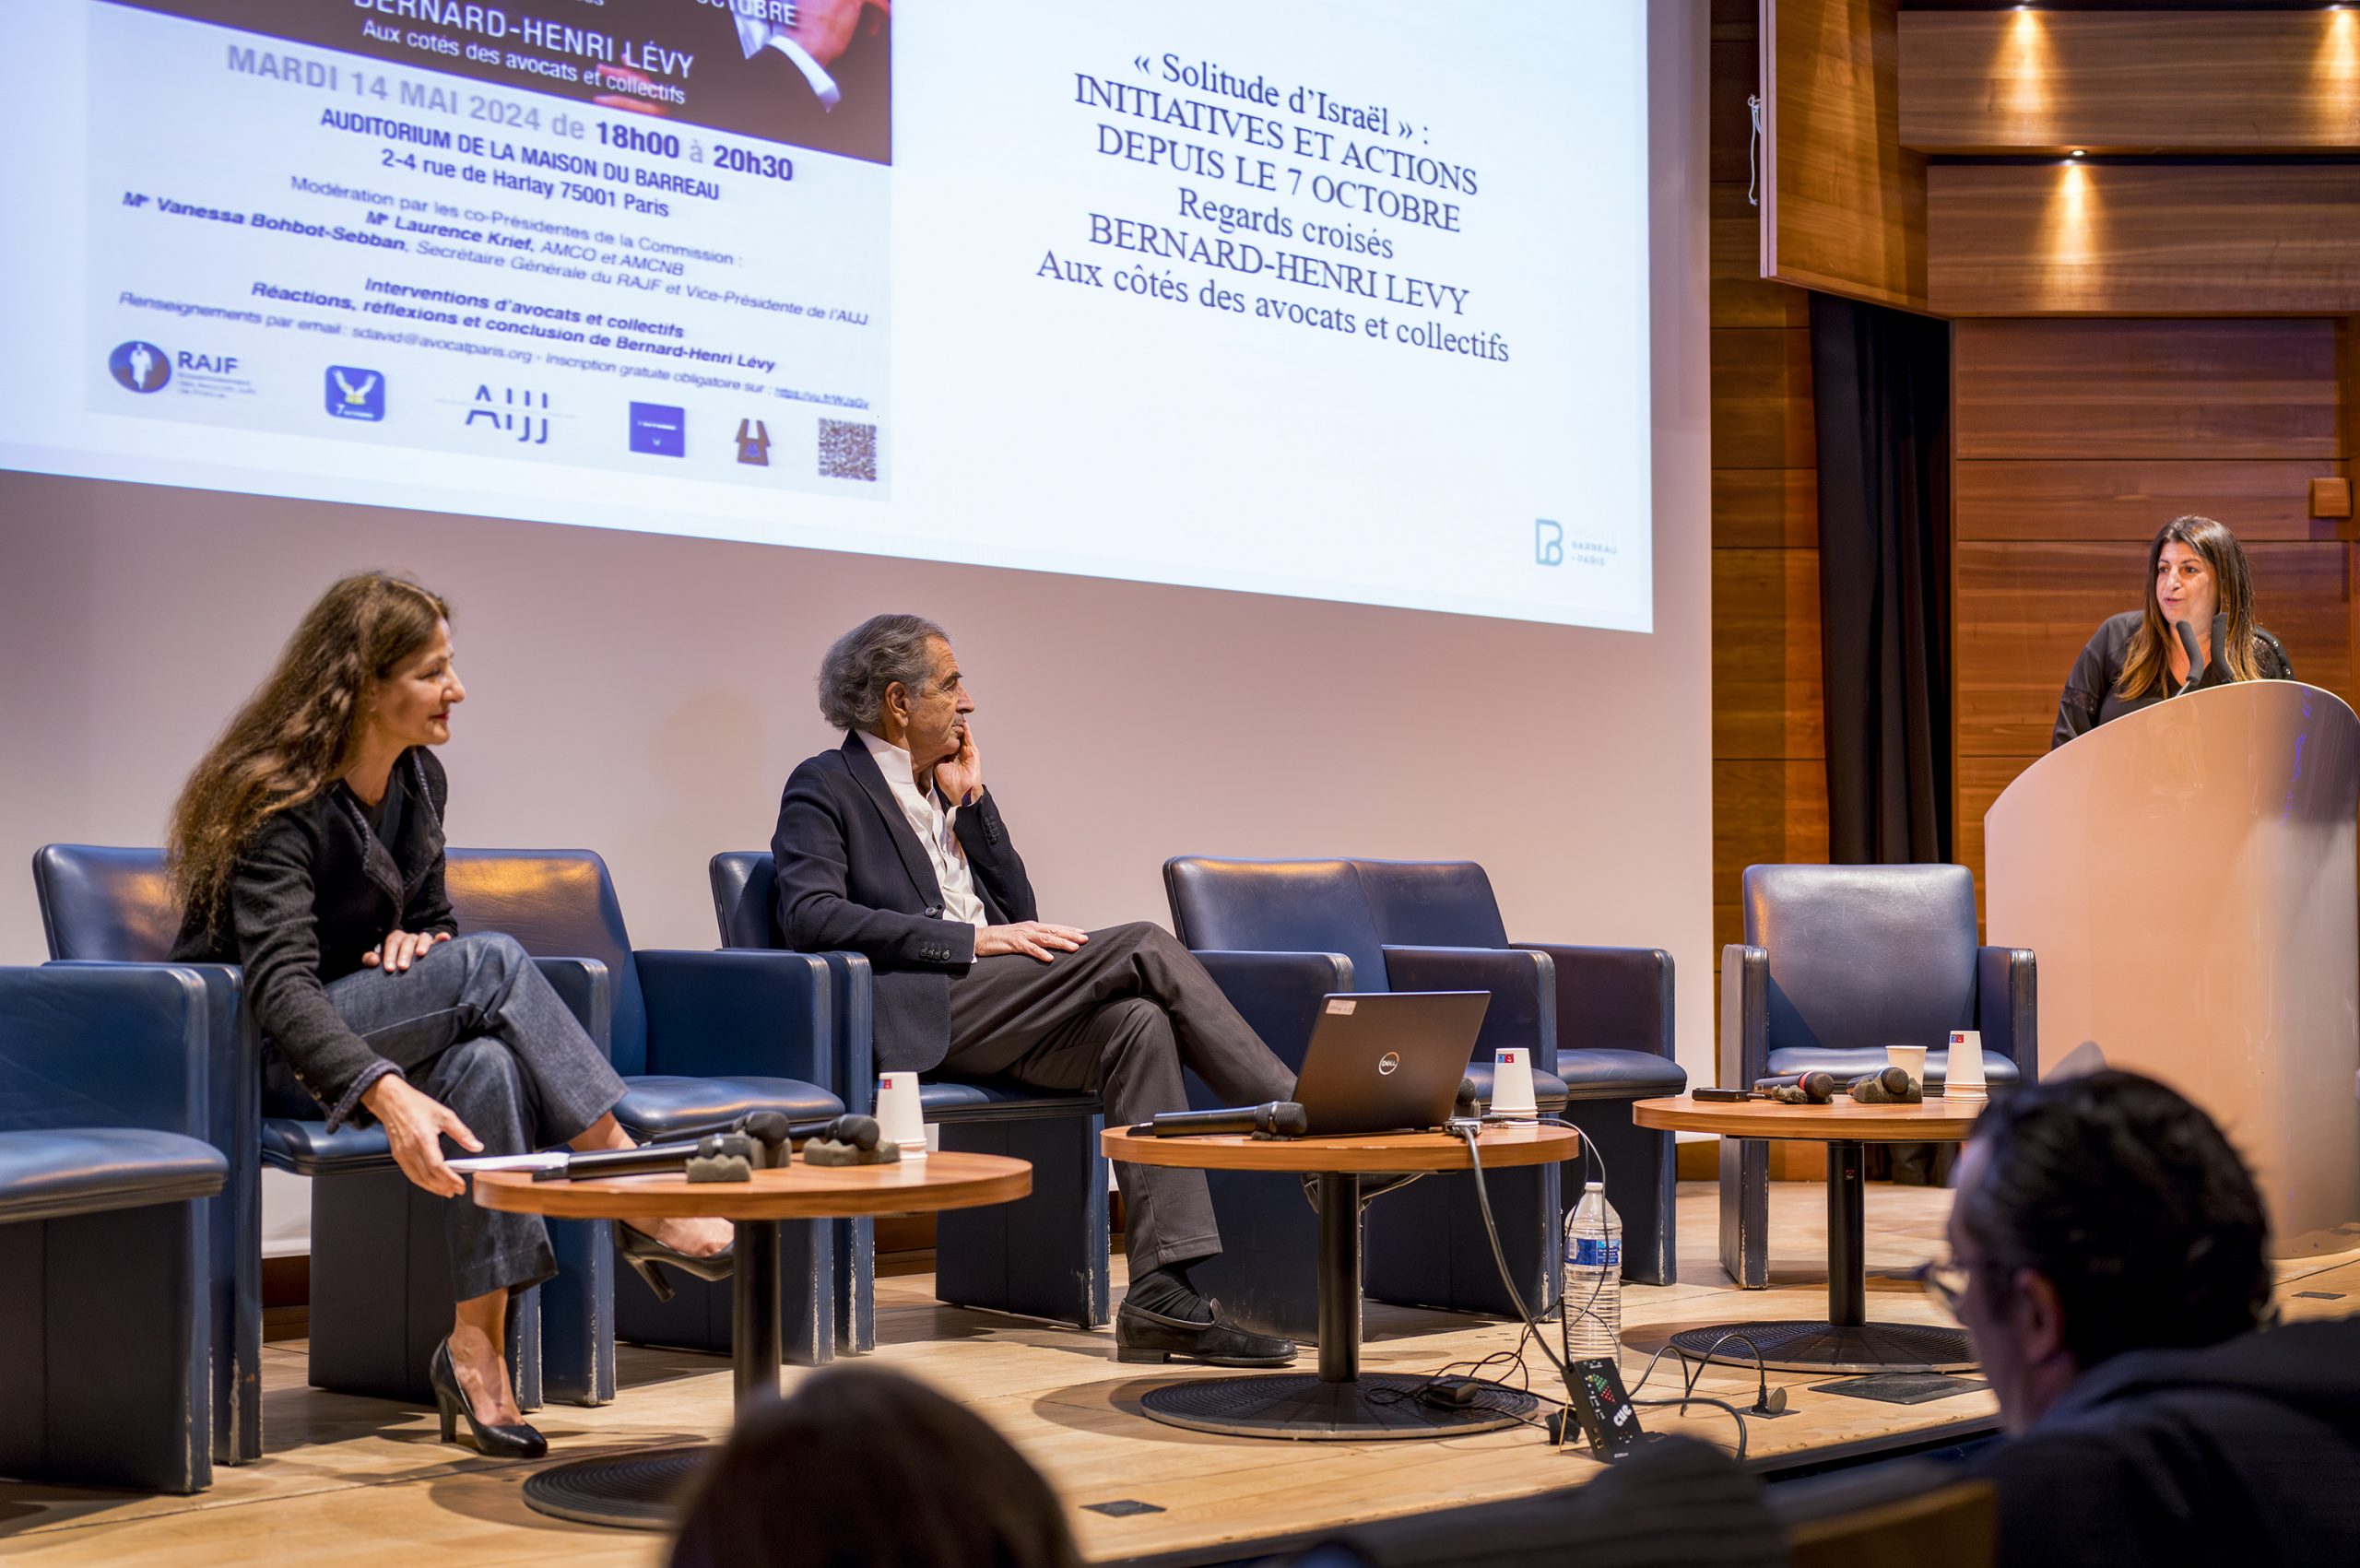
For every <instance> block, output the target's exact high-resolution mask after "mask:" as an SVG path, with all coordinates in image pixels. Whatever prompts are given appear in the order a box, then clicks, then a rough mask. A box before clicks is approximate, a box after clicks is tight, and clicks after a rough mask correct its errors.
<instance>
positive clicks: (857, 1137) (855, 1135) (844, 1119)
mask: <svg viewBox="0 0 2360 1568" xmlns="http://www.w3.org/2000/svg"><path fill="white" fill-rule="evenodd" d="M756 1114H757V1115H764V1116H770V1117H773V1118H774V1119H776V1120H777V1121H779V1122H782V1123H784V1122H785V1120H786V1118H785V1116H781V1115H779V1114H778V1113H777V1112H776V1111H761V1112H757V1113H756ZM747 1120H748V1121H751V1120H753V1117H751V1116H749V1117H748V1118H747ZM787 1130H788V1132H789V1133H791V1134H792V1135H793V1136H794V1138H796V1141H798V1142H801V1141H804V1140H807V1139H809V1138H820V1139H822V1140H824V1141H826V1142H829V1143H849V1144H851V1145H852V1146H853V1147H854V1148H855V1149H874V1148H876V1147H877V1144H878V1140H879V1138H883V1137H884V1132H883V1130H882V1129H881V1128H879V1126H878V1125H877V1118H876V1117H874V1116H864V1115H862V1114H859V1113H858V1112H856V1111H855V1112H852V1113H849V1114H844V1115H842V1116H831V1117H829V1118H828V1119H827V1120H825V1121H822V1122H796V1123H795V1124H794V1125H793V1126H789V1127H788V1128H787Z"/></svg>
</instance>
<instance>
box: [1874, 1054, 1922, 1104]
mask: <svg viewBox="0 0 2360 1568" xmlns="http://www.w3.org/2000/svg"><path fill="white" fill-rule="evenodd" d="M1884 1063H1885V1066H1887V1067H1899V1068H1900V1069H1901V1070H1902V1071H1903V1072H1906V1073H1907V1074H1908V1075H1909V1087H1910V1088H1912V1089H1914V1090H1916V1091H1918V1092H1919V1093H1920V1094H1923V1093H1924V1092H1925V1091H1926V1047H1924V1046H1923V1045H1888V1046H1886V1047H1885V1048H1884Z"/></svg>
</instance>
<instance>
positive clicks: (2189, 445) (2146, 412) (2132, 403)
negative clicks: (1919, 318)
mask: <svg viewBox="0 0 2360 1568" xmlns="http://www.w3.org/2000/svg"><path fill="white" fill-rule="evenodd" d="M2337 368H2338V366H2337V336H2336V329H2335V326H2334V324H2333V323H2330V322H2325V321H2247V322H2218V321H2192V322H2154V321H2133V322H2039V321H2028V322H2013V321H2000V322H1988V323H1965V322H1962V323H1961V324H1959V329H1958V333H1957V335H1956V338H1955V344H1954V347H1953V352H1952V371H1951V373H1952V381H1953V391H1954V403H1953V419H1954V425H1955V429H1954V432H1953V433H1954V440H1953V451H1954V452H1955V454H1956V455H1957V456H1958V457H1959V458H1960V459H1961V460H1962V461H1973V460H1975V459H1977V458H2032V457H2040V458H2089V457H2117V458H2120V457H2132V458H2140V459H2142V460H2160V461H2170V460H2175V459H2186V458H2191V457H2208V458H2305V459H2311V460H2334V459H2338V458H2341V457H2342V455H2343V450H2342V444H2343V438H2342V429H2341V424H2342V419H2341V413H2342V410H2341V404H2340V394H2339V392H2338V389H2337ZM2223 521H2224V522H2225V521H2227V520H2226V519H2224V520H2223Z"/></svg>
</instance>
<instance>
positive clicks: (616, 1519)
mask: <svg viewBox="0 0 2360 1568" xmlns="http://www.w3.org/2000/svg"><path fill="white" fill-rule="evenodd" d="M713 1455H714V1449H713V1447H712V1446H711V1445H710V1444H707V1445H703V1446H701V1447H696V1448H666V1449H662V1450H659V1451H657V1452H655V1453H650V1454H608V1455H605V1456H601V1457H599V1458H596V1459H576V1460H574V1461H573V1462H572V1463H571V1464H566V1465H552V1466H550V1467H549V1468H548V1469H546V1470H543V1471H541V1472H540V1473H539V1474H537V1475H534V1476H527V1477H526V1478H525V1505H526V1506H527V1507H529V1508H531V1509H533V1510H534V1511H535V1512H536V1513H540V1514H547V1515H550V1516H551V1517H553V1518H559V1519H572V1520H573V1521H574V1522H575V1523H576V1524H582V1525H614V1526H617V1527H620V1528H623V1529H627V1530H668V1529H670V1528H671V1527H673V1526H674V1525H675V1524H677V1523H678V1520H679V1516H680V1503H681V1502H682V1500H683V1499H684V1498H685V1497H686V1495H687V1492H688V1489H689V1484H690V1482H691V1481H693V1480H696V1477H697V1473H698V1472H699V1471H700V1470H702V1469H703V1468H704V1467H705V1465H706V1464H707V1463H708V1462H709V1461H710V1460H711V1459H712V1457H713Z"/></svg>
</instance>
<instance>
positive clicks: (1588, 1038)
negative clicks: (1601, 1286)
mask: <svg viewBox="0 0 2360 1568" xmlns="http://www.w3.org/2000/svg"><path fill="white" fill-rule="evenodd" d="M1352 865H1353V867H1354V868H1355V869H1356V870H1357V871H1358V872H1359V873H1360V882H1361V890H1362V891H1363V893H1365V894H1366V895H1367V898H1368V905H1369V914H1370V916H1371V918H1372V919H1373V920H1374V921H1375V925H1376V934H1377V937H1378V939H1379V940H1380V941H1382V942H1383V943H1384V944H1385V957H1386V973H1387V976H1388V981H1389V984H1391V986H1392V988H1393V989H1395V990H1397V991H1408V990H1420V991H1424V990H1436V989H1442V988H1445V987H1446V986H1448V985H1450V984H1456V983H1457V981H1455V979H1454V976H1461V975H1463V976H1464V982H1465V984H1469V985H1470V986H1475V985H1481V984H1482V983H1483V982H1482V976H1481V972H1480V971H1476V970H1470V969H1468V968H1467V967H1465V966H1466V964H1467V962H1468V961H1467V960H1466V959H1465V958H1462V957H1461V956H1459V953H1458V952H1455V951H1454V949H1458V950H1461V951H1463V950H1464V949H1474V950H1476V951H1477V952H1491V951H1494V950H1497V949H1507V950H1510V951H1513V952H1517V953H1525V954H1530V955H1532V957H1534V958H1535V959H1540V960H1545V961H1546V967H1545V969H1542V970H1540V973H1543V974H1545V975H1546V976H1547V978H1546V979H1545V980H1543V981H1542V982H1541V983H1540V996H1533V997H1530V998H1529V999H1528V996H1527V994H1526V993H1525V992H1524V991H1523V989H1522V987H1521V984H1520V982H1521V974H1520V973H1518V972H1516V971H1508V972H1506V973H1510V974H1512V975H1515V977H1516V979H1517V981H1518V982H1519V984H1517V985H1516V987H1514V988H1511V989H1501V988H1498V987H1496V986H1495V987H1493V992H1492V1011H1491V1013H1490V1014H1488V1015H1486V1019H1485V1023H1486V1025H1487V1027H1486V1029H1485V1032H1484V1038H1483V1040H1482V1043H1481V1044H1479V1045H1478V1046H1477V1047H1476V1052H1475V1055H1476V1064H1475V1070H1474V1072H1473V1073H1472V1074H1471V1075H1470V1076H1472V1077H1474V1078H1475V1079H1476V1082H1477V1086H1478V1087H1479V1088H1480V1089H1481V1091H1482V1095H1483V1098H1484V1099H1485V1100H1486V1101H1489V1100H1490V1098H1491V1092H1492V1080H1491V1074H1492V1052H1493V1048H1494V1047H1496V1046H1503V1045H1513V1044H1516V1043H1517V1042H1518V1040H1519V1039H1523V1038H1536V1039H1537V1038H1540V1037H1542V1036H1545V1035H1546V1034H1547V1033H1548V1032H1549V1031H1548V1029H1547V1028H1546V1027H1545V1025H1544V1021H1543V1020H1545V1019H1547V1018H1548V1017H1549V1016H1550V1015H1551V1014H1552V1013H1553V1015H1554V1032H1555V1036H1556V1046H1557V1049H1556V1059H1555V1066H1554V1068H1553V1076H1554V1078H1555V1079H1556V1083H1555V1085H1553V1086H1552V1091H1554V1092H1559V1093H1562V1094H1563V1097H1564V1099H1563V1115H1564V1118H1565V1120H1567V1121H1569V1122H1571V1123H1572V1124H1573V1125H1574V1126H1576V1127H1579V1128H1580V1129H1581V1134H1582V1138H1583V1140H1584V1141H1585V1142H1586V1143H1587V1144H1588V1145H1589V1147H1590V1148H1591V1149H1592V1150H1593V1151H1595V1153H1596V1154H1597V1155H1598V1158H1599V1163H1601V1164H1603V1166H1604V1167H1605V1169H1606V1173H1607V1176H1606V1185H1607V1197H1609V1198H1610V1199H1611V1201H1612V1203H1613V1205H1614V1208H1615V1212H1616V1213H1617V1214H1619V1215H1620V1216H1621V1217H1622V1274H1623V1277H1624V1278H1625V1279H1632V1280H1635V1281H1637V1282H1638V1283H1640V1284H1644V1285H1669V1284H1670V1283H1672V1282H1673V1280H1674V1279H1675V1278H1676V1277H1677V1275H1678V1272H1679V1259H1678V1257H1677V1256H1676V1249H1675V1242H1676V1234H1675V1227H1674V1222H1673V1221H1674V1201H1673V1200H1674V1198H1675V1196H1676V1193H1677V1188H1678V1185H1679V1159H1678V1148H1677V1145H1676V1142H1675V1140H1674V1138H1673V1137H1672V1135H1671V1134H1670V1133H1666V1132H1653V1131H1650V1130H1648V1129H1647V1128H1646V1127H1642V1126H1638V1125H1636V1124H1635V1123H1634V1122H1633V1121H1632V1120H1631V1102H1633V1101H1634V1100H1645V1099H1649V1098H1652V1097H1654V1096H1658V1095H1669V1094H1679V1093H1681V1092H1683V1091H1685V1090H1686V1089H1687V1087H1688V1074H1687V1071H1686V1070H1685V1069H1684V1068H1682V1067H1681V1065H1680V1064H1679V1062H1677V1061H1676V1060H1674V1059H1673V1056H1672V1028H1671V1025H1672V1003H1671V996H1672V966H1671V955H1670V953H1667V952H1665V951H1664V950H1663V949H1660V948H1596V947H1571V946H1567V945H1564V944H1563V943H1550V942H1511V941H1509V940H1508V937H1507V927H1506V925H1505V924H1504V922H1503V921H1502V920H1501V918H1500V905H1499V901H1498V900H1497V899H1496V898H1495V897H1493V892H1492V879H1491V878H1489V877H1487V876H1485V875H1484V873H1483V868H1482V867H1481V866H1478V865H1475V864H1474V863H1473V862H1471V861H1464V860H1459V861H1423V860H1356V861H1354V862H1353V863H1352ZM1536 1059H1539V1058H1538V1057H1537V1056H1536ZM1536 1098H1538V1095H1536ZM1562 1196H1563V1202H1564V1205H1565V1207H1566V1208H1572V1207H1573V1205H1574V1204H1575V1203H1577V1202H1579V1201H1580V1198H1581V1183H1580V1181H1579V1180H1578V1179H1576V1178H1575V1174H1574V1173H1572V1172H1571V1171H1570V1170H1569V1171H1567V1172H1565V1173H1564V1180H1563V1184H1562Z"/></svg>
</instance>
